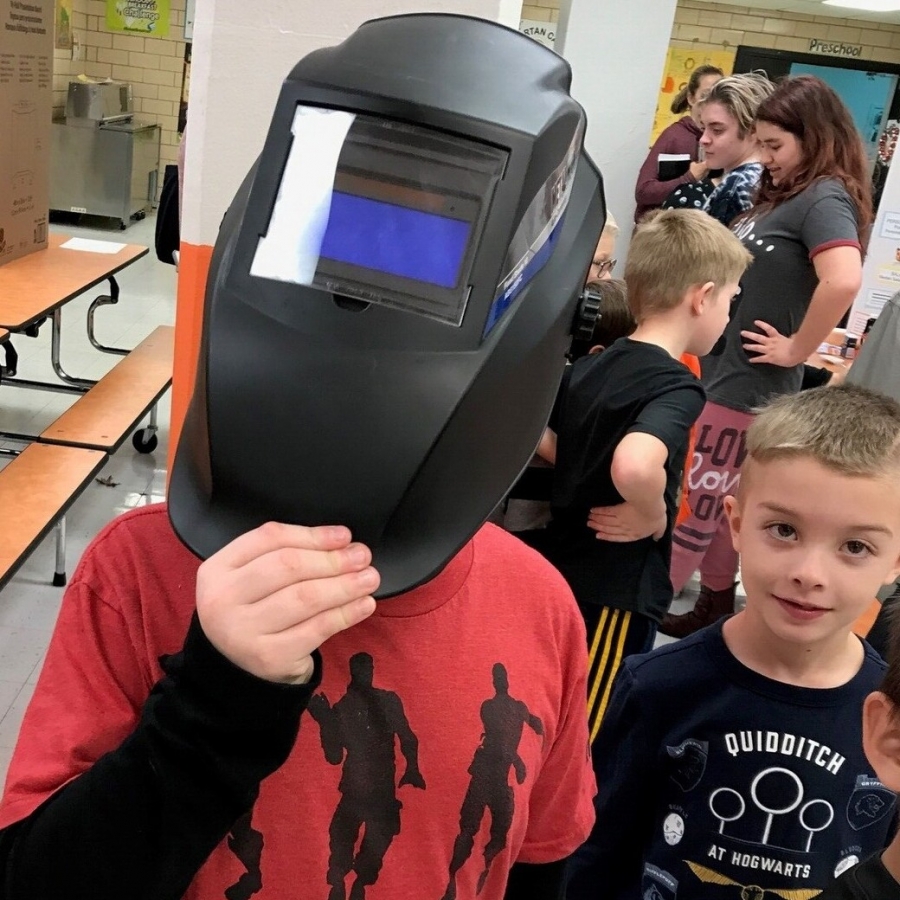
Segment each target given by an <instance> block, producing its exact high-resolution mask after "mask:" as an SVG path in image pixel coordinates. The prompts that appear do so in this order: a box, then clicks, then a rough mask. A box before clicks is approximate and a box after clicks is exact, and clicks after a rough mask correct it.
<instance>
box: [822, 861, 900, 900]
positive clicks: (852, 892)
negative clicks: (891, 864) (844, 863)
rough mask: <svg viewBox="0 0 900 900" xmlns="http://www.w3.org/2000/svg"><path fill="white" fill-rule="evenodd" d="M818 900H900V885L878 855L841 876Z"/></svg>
mask: <svg viewBox="0 0 900 900" xmlns="http://www.w3.org/2000/svg"><path fill="white" fill-rule="evenodd" d="M818 900H900V884H898V883H897V881H896V880H895V879H894V877H893V876H892V875H891V873H890V872H888V870H887V869H886V868H885V867H884V863H883V862H882V861H881V854H880V853H877V854H876V855H875V856H870V857H869V858H868V859H867V860H866V861H865V862H863V863H860V864H859V865H858V866H855V867H854V868H852V869H850V871H849V872H845V873H844V874H843V875H841V877H840V878H838V880H837V881H835V882H834V883H833V884H831V885H829V886H828V887H827V888H825V890H824V891H822V893H821V894H819V897H818Z"/></svg>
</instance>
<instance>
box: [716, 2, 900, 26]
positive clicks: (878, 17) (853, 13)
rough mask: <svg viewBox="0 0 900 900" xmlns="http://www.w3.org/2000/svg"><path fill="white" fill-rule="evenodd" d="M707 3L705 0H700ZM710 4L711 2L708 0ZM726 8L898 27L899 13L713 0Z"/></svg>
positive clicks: (813, 4) (818, 5)
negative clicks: (888, 24)
mask: <svg viewBox="0 0 900 900" xmlns="http://www.w3.org/2000/svg"><path fill="white" fill-rule="evenodd" d="M701 2H707V0H701ZM709 2H712V0H709ZM715 2H716V3H724V4H727V5H728V6H743V7H744V8H745V9H746V8H747V7H750V8H752V9H780V10H782V11H784V12H795V13H805V14H806V15H808V16H829V17H831V18H836V19H854V20H855V21H857V22H859V23H860V24H861V25H865V24H866V23H867V22H888V23H890V24H891V25H900V12H889V13H886V12H882V13H875V12H860V11H858V10H855V9H841V8H840V7H839V6H826V5H825V4H824V3H822V2H821V0H715Z"/></svg>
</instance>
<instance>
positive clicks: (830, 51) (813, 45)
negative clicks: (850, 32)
mask: <svg viewBox="0 0 900 900" xmlns="http://www.w3.org/2000/svg"><path fill="white" fill-rule="evenodd" d="M809 52H810V53H818V54H819V55H820V56H845V57H847V58H848V59H859V58H860V57H861V56H862V45H861V44H845V43H844V42H843V41H820V40H819V39H818V38H810V40H809Z"/></svg>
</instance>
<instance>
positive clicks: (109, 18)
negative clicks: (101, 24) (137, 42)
mask: <svg viewBox="0 0 900 900" xmlns="http://www.w3.org/2000/svg"><path fill="white" fill-rule="evenodd" d="M106 27H107V29H108V30H109V31H121V32H125V33H127V34H141V35H144V37H166V36H167V35H168V34H169V0H106Z"/></svg>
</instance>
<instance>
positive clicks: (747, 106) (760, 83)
mask: <svg viewBox="0 0 900 900" xmlns="http://www.w3.org/2000/svg"><path fill="white" fill-rule="evenodd" d="M774 90H775V85H774V84H773V82H771V81H769V79H768V78H767V77H766V73H765V72H743V73H741V74H740V75H728V76H727V77H725V78H722V79H720V80H719V81H717V82H716V83H715V84H714V85H713V86H712V88H711V89H710V91H709V93H708V94H707V95H706V96H705V97H704V98H703V100H701V101H700V108H701V110H702V109H703V108H704V107H705V106H706V105H707V104H708V103H718V104H720V105H721V106H723V107H724V108H725V110H726V111H727V112H728V114H729V115H730V116H731V117H732V118H733V119H734V120H735V122H737V126H738V137H739V138H745V137H746V136H747V135H748V134H750V132H751V131H753V125H754V121H755V119H756V110H757V109H759V105H760V104H761V103H762V102H763V100H765V99H766V97H769V96H770V95H771V94H772V92H773V91H774Z"/></svg>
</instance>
